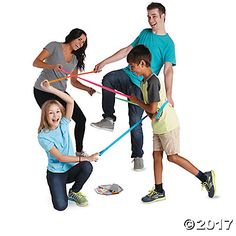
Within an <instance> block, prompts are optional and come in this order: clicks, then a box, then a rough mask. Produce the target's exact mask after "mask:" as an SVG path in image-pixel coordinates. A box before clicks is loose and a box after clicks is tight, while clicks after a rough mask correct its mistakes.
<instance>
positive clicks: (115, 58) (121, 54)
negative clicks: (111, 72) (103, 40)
mask: <svg viewBox="0 0 236 236" xmlns="http://www.w3.org/2000/svg"><path fill="white" fill-rule="evenodd" d="M132 48H133V46H132V45H129V46H127V47H125V48H122V49H120V50H119V51H117V52H116V53H114V54H113V55H111V56H110V57H108V58H106V59H104V60H103V61H101V62H100V63H98V64H97V65H96V66H95V68H94V70H95V71H96V72H99V71H101V70H102V68H103V67H104V66H105V65H107V64H110V63H112V62H116V61H119V60H121V59H123V58H125V57H126V56H127V55H128V53H129V52H130V51H131V49H132Z"/></svg>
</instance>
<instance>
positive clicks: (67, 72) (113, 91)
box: [49, 68, 130, 98]
mask: <svg viewBox="0 0 236 236" xmlns="http://www.w3.org/2000/svg"><path fill="white" fill-rule="evenodd" d="M61 70H62V71H63V72H64V73H66V74H68V76H66V77H64V78H59V79H55V80H51V81H50V82H49V83H55V82H58V81H60V80H63V79H68V78H70V77H72V78H75V77H76V78H77V79H80V80H83V81H85V82H88V83H90V84H93V85H95V86H98V87H100V88H103V89H105V90H107V91H109V92H112V93H116V94H119V95H121V96H124V97H127V98H130V96H129V95H126V94H124V93H121V92H119V91H116V90H114V89H111V88H108V87H106V86H103V85H100V84H97V83H95V82H92V81H90V80H87V79H83V78H81V77H79V75H85V74H90V73H94V72H95V71H94V70H93V71H90V72H84V73H81V74H72V75H69V74H70V72H69V71H66V70H64V69H63V68H61Z"/></svg>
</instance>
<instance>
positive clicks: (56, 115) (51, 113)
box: [46, 104, 62, 129]
mask: <svg viewBox="0 0 236 236" xmlns="http://www.w3.org/2000/svg"><path fill="white" fill-rule="evenodd" d="M61 118H62V113H61V110H60V108H59V106H58V105H56V104H51V105H50V106H49V108H48V110H47V112H46V119H47V123H48V126H49V127H50V129H56V128H57V126H58V125H59V123H60V121H61Z"/></svg>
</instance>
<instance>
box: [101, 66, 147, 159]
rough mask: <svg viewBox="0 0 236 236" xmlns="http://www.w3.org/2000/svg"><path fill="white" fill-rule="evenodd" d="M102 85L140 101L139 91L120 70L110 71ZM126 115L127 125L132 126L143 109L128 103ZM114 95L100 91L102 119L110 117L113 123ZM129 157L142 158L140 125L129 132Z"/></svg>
mask: <svg viewBox="0 0 236 236" xmlns="http://www.w3.org/2000/svg"><path fill="white" fill-rule="evenodd" d="M102 84H103V85H104V86H106V87H109V88H112V89H116V90H118V91H120V92H122V93H124V94H127V95H131V94H134V95H135V96H136V97H137V98H138V99H140V100H142V97H141V90H140V88H138V87H137V86H136V85H135V84H133V83H132V82H131V80H130V78H129V76H128V75H127V74H126V73H125V72H124V71H123V70H122V69H120V70H115V71H111V72H110V73H108V74H106V75H105V76H104V78H103V80H102ZM128 104H129V105H128V110H129V112H128V115H129V125H130V126H133V125H134V124H135V123H137V122H138V121H139V120H140V119H141V118H142V115H143V109H142V108H141V107H139V106H136V105H132V104H130V103H128ZM114 105H115V94H114V93H112V92H109V91H107V90H105V89H103V90H102V108H103V112H104V114H103V118H106V117H110V118H112V119H113V120H114V121H115V120H116V116H115V115H114V113H115V109H114ZM131 149H132V154H131V157H142V156H143V130H142V124H140V125H139V126H137V127H136V128H135V129H133V130H132V131H131Z"/></svg>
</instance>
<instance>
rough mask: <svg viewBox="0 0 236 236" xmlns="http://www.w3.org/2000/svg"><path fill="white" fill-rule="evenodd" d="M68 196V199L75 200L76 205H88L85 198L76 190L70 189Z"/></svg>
mask: <svg viewBox="0 0 236 236" xmlns="http://www.w3.org/2000/svg"><path fill="white" fill-rule="evenodd" d="M68 198H69V200H71V201H74V202H76V204H77V205H78V206H82V207H84V206H87V205H88V200H87V198H86V197H85V195H84V194H83V193H81V192H78V193H76V192H73V191H72V189H70V191H69V194H68Z"/></svg>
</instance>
